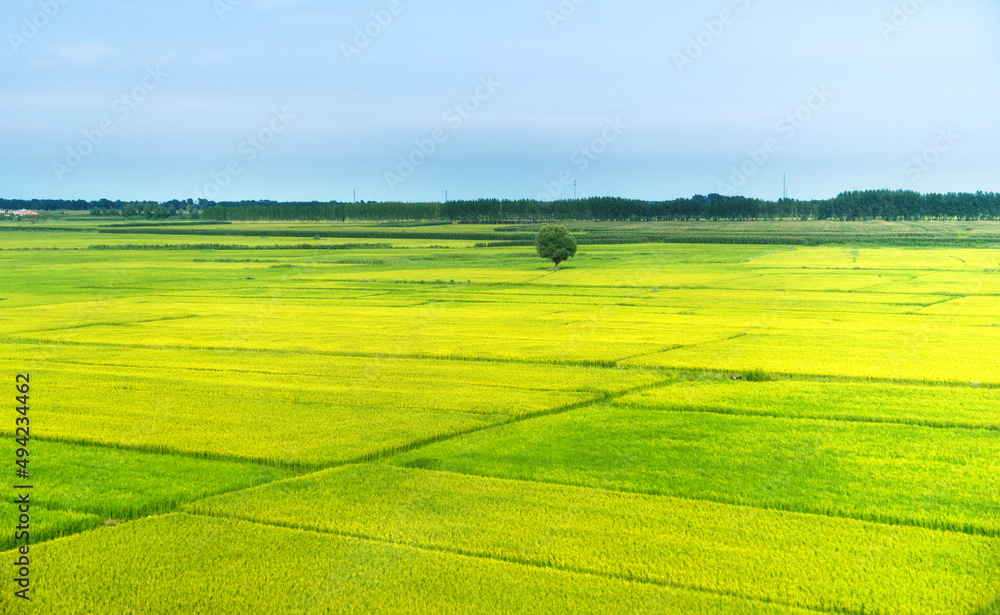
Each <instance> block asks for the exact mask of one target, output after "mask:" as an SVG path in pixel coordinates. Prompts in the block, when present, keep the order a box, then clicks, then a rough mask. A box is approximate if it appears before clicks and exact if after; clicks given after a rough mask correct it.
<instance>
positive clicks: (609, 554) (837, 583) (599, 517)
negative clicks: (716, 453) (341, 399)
mask: <svg viewBox="0 0 1000 615" xmlns="http://www.w3.org/2000/svg"><path fill="white" fill-rule="evenodd" d="M187 510H190V511H194V512H198V513H203V514H210V515H217V516H224V517H234V518H241V519H246V520H251V521H258V522H262V523H269V524H273V525H278V526H291V527H298V528H306V529H312V530H316V531H320V532H332V533H335V534H341V535H351V536H362V537H367V538H373V539H377V540H380V541H384V542H389V543H396V544H406V545H414V546H419V547H431V548H436V549H443V550H447V551H453V552H462V553H470V554H474V555H478V556H482V557H489V558H495V559H501V560H509V561H518V562H527V563H529V564H532V565H540V566H552V567H556V568H562V569H568V570H576V571H584V572H593V573H596V574H604V575H609V576H612V577H616V578H628V579H633V580H639V581H645V582H652V583H659V584H666V585H671V586H679V587H686V588H692V589H698V590H701V591H705V592H710V593H716V594H723V595H731V596H743V597H746V598H751V599H757V600H763V601H769V602H777V603H782V604H792V605H798V606H803V607H808V608H816V609H822V608H823V607H824V606H825V605H828V604H830V603H835V604H838V605H842V606H844V607H846V608H848V609H850V610H852V611H860V610H862V609H865V608H866V609H869V610H875V611H878V612H886V613H964V612H971V611H974V610H976V609H978V608H981V607H982V606H983V605H984V600H983V597H984V596H989V595H993V594H995V593H998V592H1000V576H998V573H1000V539H996V538H991V539H988V538H982V537H972V536H965V535H962V534H956V533H947V532H934V531H930V530H924V529H917V528H900V527H892V526H884V525H875V524H867V523H860V522H856V521H847V520H838V519H830V518H827V517H822V516H812V515H796V514H790V513H781V512H772V511H764V510H760V509H753V508H738V507H733V506H725V505H718V504H708V503H704V502H696V501H688V500H675V499H670V498H659V497H650V496H643V495H632V494H623V493H615V492H610V491H601V490H594V489H578V488H567V487H560V486H555V485H547V484H539V483H532V482H518V481H508V480H494V479H483V478H474V477H469V476H461V475H456V474H450V473H439V472H427V471H420V470H405V469H400V468H392V467H387V466H351V467H346V468H339V469H336V470H330V471H327V472H322V473H319V474H315V475H312V476H309V477H305V478H301V479H293V480H290V481H283V482H279V483H275V484H272V485H268V486H266V487H261V488H259V489H255V490H251V491H244V492H240V493H237V494H231V495H226V496H221V497H218V498H212V499H208V500H203V501H201V502H198V503H195V504H192V505H190V506H189V507H188V508H187Z"/></svg>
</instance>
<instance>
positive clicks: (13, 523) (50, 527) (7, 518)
mask: <svg viewBox="0 0 1000 615" xmlns="http://www.w3.org/2000/svg"><path fill="white" fill-rule="evenodd" d="M9 492H11V493H12V492H13V489H9ZM25 493H29V495H30V496H31V499H32V504H31V509H30V510H29V511H28V512H29V516H30V518H29V520H28V529H27V532H28V538H29V540H30V545H35V544H37V543H39V542H43V541H46V540H52V539H53V538H59V537H60V536H68V535H70V534H76V533H78V532H82V531H84V530H89V529H92V528H95V527H97V526H99V525H100V524H101V522H102V521H103V519H102V518H101V517H99V516H98V515H92V514H88V513H81V512H75V511H72V510H52V509H50V508H44V507H42V506H40V505H39V504H37V503H35V499H34V498H35V496H36V495H38V492H37V491H35V490H33V491H32V492H25ZM19 495H22V494H18V495H15V496H14V497H12V498H10V501H7V502H2V503H0V527H3V528H4V532H3V533H2V534H0V550H2V549H13V548H14V547H15V546H20V545H22V544H24V542H25V541H24V540H16V539H15V536H14V534H15V532H19V531H24V530H16V529H15V528H16V527H17V526H19V525H21V510H20V507H19V506H18V505H16V504H13V503H12V501H13V500H14V499H15V498H16V497H19ZM32 548H34V547H33V546H32ZM9 561H10V562H12V561H13V558H11V560H9ZM5 563H7V562H5ZM4 578H7V577H6V576H5V577H4Z"/></svg>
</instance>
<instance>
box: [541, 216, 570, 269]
mask: <svg viewBox="0 0 1000 615" xmlns="http://www.w3.org/2000/svg"><path fill="white" fill-rule="evenodd" d="M535 248H536V249H537V250H538V256H540V257H542V258H545V259H548V260H550V261H552V262H553V263H555V267H554V269H559V263H562V262H564V261H568V260H569V259H571V258H573V257H574V256H576V240H575V239H573V236H572V235H570V234H569V231H567V230H566V229H565V227H562V226H546V227H545V228H543V229H542V230H540V231H538V237H537V238H536V239H535Z"/></svg>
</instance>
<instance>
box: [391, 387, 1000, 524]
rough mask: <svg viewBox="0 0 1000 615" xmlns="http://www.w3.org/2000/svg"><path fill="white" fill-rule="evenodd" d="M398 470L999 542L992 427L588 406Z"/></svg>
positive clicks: (999, 442)
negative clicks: (664, 497)
mask: <svg viewBox="0 0 1000 615" xmlns="http://www.w3.org/2000/svg"><path fill="white" fill-rule="evenodd" d="M396 463H397V464H399V465H405V466H411V467H422V468H428V469H439V470H448V471H453V472H461V473H466V474H475V475H480V476H493V477H499V478H515V479H522V480H536V481H545V482H552V483H561V484H572V485H582V486H589V487H599V488H604V489H615V490H621V491H628V492H636V493H648V494H657V495H669V496H676V497H684V498H694V499H701V500H712V501H716V502H724V503H730V504H741V505H748V506H756V507H761V508H771V509H782V510H792V511H798V512H809V513H816V514H827V515H834V516H841V517H850V518H856V519H863V520H869V521H877V522H882V523H890V524H903V525H916V526H923V527H927V528H932V529H947V530H955V531H961V532H967V533H970V534H988V535H1000V482H998V481H997V480H996V477H997V476H998V475H1000V438H997V434H996V432H994V431H987V430H969V429H932V428H927V427H916V426H910V425H886V424H869V423H849V422H840V421H816V420H808V419H784V418H762V417H744V416H720V415H714V414H702V413H677V412H655V411H648V410H635V409H629V408H617V407H611V406H594V407H588V408H584V409H581V410H578V411H575V412H572V413H567V414H561V415H557V416H549V417H542V418H538V419H534V420H531V421H525V422H522V423H518V424H516V425H511V426H505V427H501V428H498V429H493V430H489V431H486V432H480V433H476V434H471V435H469V436H465V437H463V438H459V439H455V440H451V441H448V442H442V443H438V444H434V445H431V446H428V447H426V448H422V449H419V450H415V451H411V452H409V453H406V454H404V455H401V456H400V457H398V458H397V460H396Z"/></svg>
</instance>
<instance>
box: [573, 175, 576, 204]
mask: <svg viewBox="0 0 1000 615" xmlns="http://www.w3.org/2000/svg"><path fill="white" fill-rule="evenodd" d="M573 200H574V201H575V200H576V180H575V179H574V180H573Z"/></svg>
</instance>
